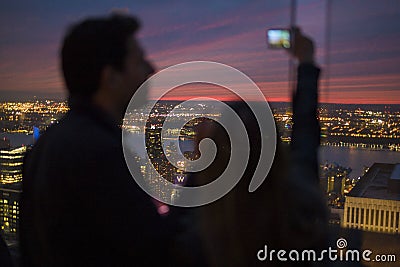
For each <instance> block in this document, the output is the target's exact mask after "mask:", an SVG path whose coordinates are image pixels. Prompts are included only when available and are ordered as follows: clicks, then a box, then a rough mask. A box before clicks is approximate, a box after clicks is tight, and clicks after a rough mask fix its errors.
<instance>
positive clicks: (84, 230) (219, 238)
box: [20, 16, 327, 266]
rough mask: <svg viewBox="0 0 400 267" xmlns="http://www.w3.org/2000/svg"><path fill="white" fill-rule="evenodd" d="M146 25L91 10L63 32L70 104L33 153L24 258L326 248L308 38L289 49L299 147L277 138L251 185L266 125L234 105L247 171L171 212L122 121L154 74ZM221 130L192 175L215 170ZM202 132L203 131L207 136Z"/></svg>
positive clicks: (188, 259) (241, 261)
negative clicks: (150, 189)
mask: <svg viewBox="0 0 400 267" xmlns="http://www.w3.org/2000/svg"><path fill="white" fill-rule="evenodd" d="M138 28H139V24H138V22H137V20H136V19H134V18H132V17H127V16H111V17H109V18H93V19H87V20H85V21H83V22H81V23H79V24H77V25H74V26H73V27H72V28H71V29H70V30H69V32H68V33H67V35H66V37H65V39H64V42H63V47H62V51H61V57H62V70H63V74H64V78H65V82H66V86H67V89H68V92H69V105H70V108H71V109H70V111H69V112H68V113H67V115H66V116H65V117H64V118H63V119H62V120H61V121H60V122H59V124H57V125H55V126H52V127H50V128H49V129H48V130H47V131H46V133H44V134H43V135H42V137H41V138H39V140H38V142H37V143H36V145H35V146H34V148H33V149H32V150H31V151H30V152H29V154H28V155H27V157H26V159H25V164H24V173H23V174H24V179H23V194H22V199H21V217H20V218H21V219H20V223H21V227H20V241H21V254H22V265H23V266H136V265H139V266H171V265H173V266H180V265H183V266H189V265H198V266H205V265H212V266H251V265H256V264H257V263H261V264H265V263H263V262H258V260H257V257H256V255H257V251H258V250H260V249H262V248H263V246H264V245H265V244H268V245H270V246H271V247H272V248H274V249H279V248H305V249H306V248H315V249H318V248H322V247H323V246H325V244H326V233H327V232H326V226H327V224H326V212H325V206H324V201H323V198H322V197H321V195H320V192H319V187H318V165H317V164H318V163H317V157H316V152H317V151H316V150H317V147H318V145H319V125H318V120H317V116H316V108H317V81H318V76H319V69H318V68H317V67H315V65H314V63H313V56H314V51H313V44H312V42H311V40H309V39H308V38H306V37H304V36H302V35H301V34H300V32H298V34H296V45H295V48H294V50H293V51H292V53H293V54H294V56H295V57H296V58H297V59H299V62H300V65H299V68H298V82H297V91H296V93H295V95H294V98H293V111H294V116H293V120H294V128H293V136H292V144H291V147H290V149H288V150H289V151H288V153H285V148H283V147H282V146H280V145H279V147H278V153H277V157H276V159H275V163H274V165H273V167H272V170H271V173H270V175H269V176H270V177H269V178H268V180H267V182H265V183H264V184H263V185H262V186H261V187H260V188H259V189H258V190H257V191H256V192H255V193H251V194H249V193H248V192H247V187H248V184H249V179H250V178H251V176H252V175H251V174H252V172H254V168H255V164H256V163H257V159H258V156H257V153H258V152H259V148H258V147H257V144H258V143H259V140H260V139H259V138H260V136H259V135H260V131H259V129H258V128H257V127H258V126H257V124H256V121H255V120H254V116H252V115H251V114H250V113H249V111H248V110H246V108H247V107H246V105H245V104H237V105H234V108H235V109H236V110H237V111H238V114H239V115H240V116H241V118H242V120H243V121H245V124H246V127H247V129H248V132H249V133H250V141H251V147H252V148H251V154H250V163H249V166H248V168H247V170H246V172H245V175H244V179H241V181H240V183H239V184H238V185H237V186H236V187H235V188H234V189H233V190H232V192H230V193H229V194H228V195H227V196H225V197H224V198H222V199H221V200H219V201H216V202H214V203H211V204H209V205H206V206H205V207H200V208H195V209H192V210H191V211H190V212H193V211H194V212H195V215H194V216H192V215H191V214H189V215H190V216H189V215H188V214H187V213H186V212H187V211H186V210H184V209H171V212H170V214H169V216H164V217H163V216H160V215H159V214H158V213H157V209H156V206H155V205H154V204H153V202H152V201H151V199H150V198H149V196H148V195H146V193H145V192H144V191H143V190H142V189H141V188H139V186H138V185H137V184H136V183H135V182H134V180H133V179H132V177H131V175H130V173H129V171H128V168H127V166H126V163H125V159H124V157H123V153H122V147H121V146H122V144H121V129H120V127H118V125H120V124H121V120H122V117H123V114H124V111H125V108H126V106H127V104H128V101H129V100H130V99H131V97H132V95H133V94H134V92H135V90H136V89H137V88H138V87H139V86H140V85H141V84H142V83H143V82H144V81H145V79H146V78H147V77H148V76H149V75H151V74H152V73H153V72H154V70H153V68H152V66H151V64H150V63H149V62H148V61H147V60H146V59H145V57H144V54H143V51H142V49H141V47H140V45H139V44H138V42H137V41H136V39H135V38H134V37H132V35H133V34H134V33H135V32H136V31H137V30H138ZM213 127H214V126H208V127H207V129H206V132H208V133H211V135H214V136H215V137H216V139H217V143H220V144H222V146H220V147H219V148H221V149H220V150H219V151H218V157H217V160H216V162H215V163H213V165H211V166H210V167H209V168H208V169H206V170H205V171H204V172H200V173H199V174H197V175H194V176H192V178H193V180H194V181H196V180H201V181H203V182H204V181H207V179H210V178H212V177H215V176H218V173H219V172H221V170H222V169H223V166H224V164H226V160H227V157H229V153H226V151H228V150H229V145H224V144H226V143H227V139H226V138H225V137H224V136H223V135H218V134H217V133H216V129H215V128H213ZM249 130H250V131H249ZM203 135H204V131H203V133H202V132H201V131H200V134H199V138H201V137H202V136H203ZM231 145H232V144H231ZM220 163H221V164H220ZM197 178H199V179H197ZM203 178H205V179H203ZM288 197H290V199H288ZM183 213H185V216H182V214H183ZM183 219H185V220H183ZM196 226H197V227H196ZM190 227H192V229H191V231H188V230H187V229H188V228H190ZM197 236H201V237H202V242H201V243H202V244H203V248H204V251H205V252H206V257H204V259H205V261H206V262H204V261H203V260H202V259H203V257H202V256H201V255H202V249H201V248H200V247H199V244H200V242H199V241H198V240H197V239H196V237H197ZM273 263H276V262H273Z"/></svg>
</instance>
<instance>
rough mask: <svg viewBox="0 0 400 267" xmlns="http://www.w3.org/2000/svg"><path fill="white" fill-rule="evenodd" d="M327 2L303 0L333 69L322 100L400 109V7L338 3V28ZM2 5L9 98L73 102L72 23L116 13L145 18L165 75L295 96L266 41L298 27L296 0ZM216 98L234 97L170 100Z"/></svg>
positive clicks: (185, 93) (305, 22) (272, 96)
mask: <svg viewBox="0 0 400 267" xmlns="http://www.w3.org/2000/svg"><path fill="white" fill-rule="evenodd" d="M326 3H327V1H317V0H307V1H298V12H297V24H298V25H300V26H301V27H302V29H303V30H304V32H305V33H306V34H308V35H310V36H313V38H314V39H315V42H316V46H317V62H318V63H319V64H320V65H321V66H322V68H323V72H322V77H321V82H320V85H321V86H320V87H321V98H320V100H321V102H330V103H362V104H366V103H371V104H374V103H381V104H400V36H399V35H398V30H399V26H398V25H400V16H398V14H399V11H398V10H400V3H399V2H397V1H379V2H376V1H352V2H348V1H347V2H345V1H335V2H334V3H333V2H332V3H331V8H330V13H331V21H330V25H326V14H327V6H326ZM1 6H2V8H1V11H0V14H1V16H0V18H1V19H0V21H1V22H2V23H1V25H2V26H1V27H0V36H1V37H2V38H1V39H2V42H0V96H2V99H6V98H7V99H10V98H11V99H16V100H18V99H20V98H23V97H28V98H29V97H33V96H34V95H37V96H53V97H55V98H58V99H60V98H65V92H64V90H63V82H62V78H61V75H60V71H59V62H58V49H59V46H60V42H61V40H62V36H63V35H64V33H65V31H66V29H67V26H68V25H70V24H71V23H73V22H76V21H78V20H80V19H82V18H85V17H87V16H89V15H106V14H108V13H109V12H111V11H116V10H118V11H123V12H129V13H131V14H134V15H137V16H138V17H139V18H140V20H141V21H142V26H143V27H142V29H141V31H140V33H139V40H140V42H141V43H142V44H143V46H144V47H145V50H146V52H147V55H148V57H149V59H150V60H151V61H152V62H153V63H154V64H155V66H156V67H157V69H158V70H161V69H163V68H165V67H168V66H171V65H174V64H178V63H182V62H186V61H192V60H210V61H217V62H221V63H224V64H228V65H230V66H232V67H235V68H237V69H239V70H240V71H242V72H244V73H245V74H247V75H248V76H249V77H250V78H252V79H253V80H254V81H255V82H256V83H257V85H258V86H259V87H260V89H261V90H262V91H263V93H264V95H265V97H266V98H267V100H269V101H288V100H289V99H290V98H289V96H290V90H289V89H288V88H289V85H288V81H287V79H288V56H287V53H286V52H284V51H272V50H269V49H267V46H266V40H265V30H266V29H267V28H271V27H285V26H288V24H289V18H290V1H279V3H277V2H276V1H275V2H269V1H253V2H251V3H248V2H245V1H230V2H229V3H226V2H225V3H221V2H219V3H214V2H213V3H211V2H210V3H207V2H205V3H198V2H187V1H186V2H185V1H173V2H169V3H165V2H161V1H150V2H149V1H147V2H146V3H131V1H117V2H116V3H113V4H109V3H107V2H106V1H97V2H96V4H91V3H82V2H77V1H76V2H75V1H72V2H69V3H68V4H65V3H62V2H50V1H42V2H41V3H19V2H18V1H15V2H12V3H11V2H7V3H2V4H1ZM355 10H357V12H355ZM326 28H329V29H330V39H331V42H330V50H329V51H326V50H325V49H326V48H327V45H326V43H325V41H326V34H325V29H326ZM384 40H388V41H384ZM33 51H34V52H33ZM327 54H328V55H329V59H330V64H329V65H328V66H327V65H326V64H325V63H326V59H327V57H326V55H327ZM328 69H329V77H330V79H329V89H327V88H326V86H327V82H326V80H325V79H326V77H327V76H326V74H327V72H328ZM213 89H215V88H213ZM211 91H212V94H211V95H210V96H215V97H219V98H223V99H226V95H225V92H224V91H222V90H211V89H210V88H207V86H203V87H200V88H199V87H196V89H194V88H193V86H192V87H190V86H189V87H187V88H186V89H184V90H180V91H179V93H177V94H175V95H171V96H167V98H169V99H184V98H189V97H192V96H198V94H200V93H203V94H210V92H211ZM194 92H197V95H196V94H194Z"/></svg>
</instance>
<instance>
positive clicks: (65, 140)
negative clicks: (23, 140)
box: [33, 114, 121, 157]
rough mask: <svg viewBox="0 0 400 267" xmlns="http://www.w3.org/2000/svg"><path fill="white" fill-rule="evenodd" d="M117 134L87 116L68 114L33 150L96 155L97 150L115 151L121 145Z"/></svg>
mask: <svg viewBox="0 0 400 267" xmlns="http://www.w3.org/2000/svg"><path fill="white" fill-rule="evenodd" d="M118 141H119V139H118V136H116V133H115V132H110V131H109V130H108V129H106V128H105V127H103V125H101V123H99V122H97V121H95V120H93V119H91V118H90V117H87V116H75V115H73V114H67V115H66V116H65V117H64V118H62V119H61V120H60V122H59V123H58V124H56V125H52V126H51V127H49V128H48V129H47V131H46V132H45V133H44V134H43V135H42V136H41V137H40V138H39V140H38V142H37V143H36V144H35V146H34V149H33V150H40V151H41V152H44V153H56V154H60V153H65V154H67V155H68V153H69V155H71V156H73V157H76V156H77V153H94V152H96V150H102V151H113V150H115V149H117V148H118V147H119V146H120V145H121V144H120V142H118Z"/></svg>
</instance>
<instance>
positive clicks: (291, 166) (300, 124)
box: [192, 30, 328, 266]
mask: <svg viewBox="0 0 400 267" xmlns="http://www.w3.org/2000/svg"><path fill="white" fill-rule="evenodd" d="M295 36H296V39H295V46H294V49H293V50H292V51H290V52H291V54H292V55H293V56H294V57H295V58H296V59H297V60H298V63H299V65H298V69H297V88H296V92H295V93H294V95H293V122H294V124H293V131H292V137H291V138H292V139H291V144H290V146H285V145H284V144H282V143H280V140H278V144H277V151H276V155H275V159H274V163H273V165H272V168H271V171H270V173H269V175H268V177H267V179H266V180H265V181H264V183H263V184H262V185H261V186H260V187H259V188H258V189H257V190H256V191H254V192H252V193H249V192H248V186H249V183H250V180H251V178H252V175H253V173H254V170H255V168H256V165H257V162H258V157H259V154H260V147H259V144H260V130H259V128H258V123H257V121H256V118H255V117H254V115H252V113H251V111H250V109H249V107H248V106H247V105H245V104H244V103H233V104H231V105H232V108H233V109H235V111H236V113H237V114H238V115H239V116H240V117H241V119H242V121H243V122H244V123H245V125H246V128H247V133H248V135H249V141H250V158H249V164H248V166H247V169H246V171H245V173H244V176H243V178H242V179H241V180H240V182H239V183H238V184H237V185H236V186H235V187H234V189H232V191H231V192H229V193H228V194H227V195H226V196H224V197H223V198H221V199H220V200H218V201H216V202H214V203H211V204H209V205H207V206H204V207H200V208H199V210H198V214H197V215H198V222H199V224H198V226H199V231H200V232H202V236H203V240H204V247H205V251H206V252H207V253H206V254H207V255H208V260H209V262H210V265H211V266H258V265H260V266H316V265H317V264H321V262H314V261H312V260H311V261H301V260H299V261H290V260H288V261H286V262H285V261H279V260H278V258H277V256H276V254H277V252H278V251H279V250H280V249H284V250H286V254H285V255H284V257H286V258H288V254H289V251H290V250H291V249H297V250H298V251H299V253H300V257H301V253H302V250H303V249H312V250H315V251H316V253H317V258H318V257H319V256H320V254H319V251H320V250H322V249H327V248H328V223H327V210H326V205H325V200H324V197H323V194H322V192H321V191H320V187H319V176H318V160H317V149H318V146H319V141H320V128H319V123H318V118H317V101H318V78H319V73H320V69H319V68H318V67H316V66H315V64H314V46H313V43H312V41H311V40H310V39H309V38H307V37H305V36H303V35H302V34H301V32H300V31H299V30H296V34H295ZM199 131H200V133H201V134H200V135H199V138H198V139H199V140H201V139H203V138H205V137H210V138H212V139H214V141H215V142H216V144H217V146H218V154H217V157H216V160H215V161H214V162H213V167H212V168H208V169H205V170H204V171H202V172H200V173H197V174H195V175H193V176H192V179H193V180H195V181H196V182H198V183H200V182H201V184H204V183H205V181H206V182H211V181H212V180H213V179H215V178H216V177H218V176H219V175H220V174H221V172H222V171H223V169H224V166H226V164H227V162H228V161H229V155H230V154H229V153H230V145H229V137H228V136H227V135H226V134H225V133H224V131H223V129H222V128H221V126H219V125H217V124H213V123H210V122H209V123H207V124H205V125H199ZM278 136H279V135H278ZM231 145H234V144H231ZM261 164H262V163H261ZM265 246H267V251H265V253H264V252H263V251H262V252H261V253H260V254H259V256H260V258H261V260H260V259H258V252H259V251H260V250H264V248H265ZM272 250H273V251H272ZM271 251H272V256H270V255H271V254H270V253H271ZM264 257H265V258H264ZM325 259H327V257H325ZM323 264H324V266H326V265H327V262H326V261H325V262H323Z"/></svg>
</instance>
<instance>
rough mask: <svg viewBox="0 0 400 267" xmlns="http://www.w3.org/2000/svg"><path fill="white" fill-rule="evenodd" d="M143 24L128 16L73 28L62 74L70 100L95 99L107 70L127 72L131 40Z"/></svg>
mask: <svg viewBox="0 0 400 267" xmlns="http://www.w3.org/2000/svg"><path fill="white" fill-rule="evenodd" d="M139 27H140V25H139V21H138V20H137V19H136V18H134V17H132V16H126V15H112V16H110V17H107V18H89V19H86V20H84V21H83V22H80V23H78V24H76V25H73V26H72V27H71V28H70V29H69V31H68V33H67V34H66V36H65V38H64V42H63V46H62V50H61V60H62V70H63V74H64V79H65V83H66V86H67V89H68V91H69V94H70V96H75V95H79V96H91V95H93V93H95V92H96V91H97V90H98V87H99V83H100V75H101V72H102V70H103V69H104V67H106V66H112V67H114V68H116V69H118V70H123V69H124V62H125V58H126V56H127V53H128V47H127V44H128V39H129V38H130V37H131V36H132V35H133V34H134V33H135V32H136V31H137V30H138V29H139Z"/></svg>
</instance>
